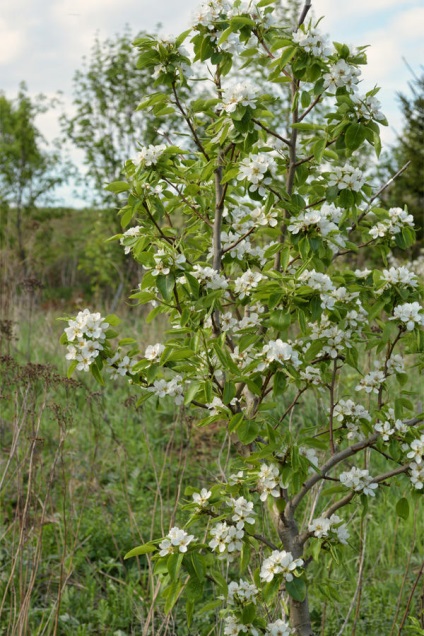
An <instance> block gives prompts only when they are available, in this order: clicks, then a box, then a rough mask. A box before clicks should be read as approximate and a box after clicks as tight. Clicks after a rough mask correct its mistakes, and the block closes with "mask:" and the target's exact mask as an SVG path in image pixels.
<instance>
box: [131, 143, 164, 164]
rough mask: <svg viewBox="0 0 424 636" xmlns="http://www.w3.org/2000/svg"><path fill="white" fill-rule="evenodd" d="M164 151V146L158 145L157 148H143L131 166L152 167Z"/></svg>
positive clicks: (151, 145) (151, 146) (152, 146)
mask: <svg viewBox="0 0 424 636" xmlns="http://www.w3.org/2000/svg"><path fill="white" fill-rule="evenodd" d="M165 150H166V145H165V144H159V145H157V146H154V145H153V144H150V146H144V147H143V148H142V149H141V150H140V152H139V153H138V154H137V156H136V157H135V158H134V159H133V160H132V161H133V164H134V165H135V166H136V167H138V166H140V165H142V164H143V165H144V166H152V165H154V164H156V163H157V162H158V160H159V158H160V157H161V156H162V154H163V153H164V151H165Z"/></svg>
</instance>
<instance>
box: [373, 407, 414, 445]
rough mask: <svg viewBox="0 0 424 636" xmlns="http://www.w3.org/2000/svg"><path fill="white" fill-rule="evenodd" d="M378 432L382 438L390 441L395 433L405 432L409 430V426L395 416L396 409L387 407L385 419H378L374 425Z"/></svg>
mask: <svg viewBox="0 0 424 636" xmlns="http://www.w3.org/2000/svg"><path fill="white" fill-rule="evenodd" d="M374 430H375V431H376V433H380V435H381V439H382V440H383V441H384V442H388V441H389V440H390V438H391V436H392V435H393V434H394V433H398V434H404V433H406V432H407V431H408V426H407V425H406V424H405V423H404V422H403V421H402V420H401V419H399V418H397V417H396V416H395V412H394V409H392V408H389V409H387V413H386V417H385V419H384V420H383V419H382V420H381V421H378V422H377V423H376V424H375V425H374Z"/></svg>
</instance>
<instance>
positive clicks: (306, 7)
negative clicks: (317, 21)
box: [297, 0, 312, 28]
mask: <svg viewBox="0 0 424 636" xmlns="http://www.w3.org/2000/svg"><path fill="white" fill-rule="evenodd" d="M311 6H312V0H305V4H304V7H303V9H302V13H301V14H300V18H299V22H298V23H297V28H299V27H300V26H301V25H302V24H303V23H304V22H305V19H306V16H307V15H308V11H309V9H310V8H311Z"/></svg>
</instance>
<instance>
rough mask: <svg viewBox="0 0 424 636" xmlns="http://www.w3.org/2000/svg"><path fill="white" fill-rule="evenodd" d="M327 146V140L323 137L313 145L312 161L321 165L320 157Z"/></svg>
mask: <svg viewBox="0 0 424 636" xmlns="http://www.w3.org/2000/svg"><path fill="white" fill-rule="evenodd" d="M326 145H327V138H326V137H323V138H322V139H319V140H318V141H316V142H315V143H314V145H313V146H312V152H313V155H314V159H315V161H316V162H317V163H321V159H322V156H323V154H324V150H325V147H326Z"/></svg>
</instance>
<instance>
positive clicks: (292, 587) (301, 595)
mask: <svg viewBox="0 0 424 636" xmlns="http://www.w3.org/2000/svg"><path fill="white" fill-rule="evenodd" d="M286 590H287V592H288V594H290V596H291V597H292V598H294V600H295V601H298V602H299V603H302V601H304V600H305V598H306V583H305V581H304V580H303V579H301V578H296V577H294V578H293V580H292V581H286Z"/></svg>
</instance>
